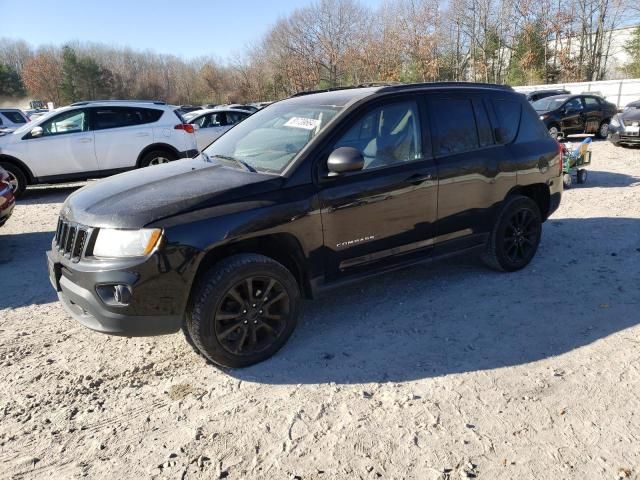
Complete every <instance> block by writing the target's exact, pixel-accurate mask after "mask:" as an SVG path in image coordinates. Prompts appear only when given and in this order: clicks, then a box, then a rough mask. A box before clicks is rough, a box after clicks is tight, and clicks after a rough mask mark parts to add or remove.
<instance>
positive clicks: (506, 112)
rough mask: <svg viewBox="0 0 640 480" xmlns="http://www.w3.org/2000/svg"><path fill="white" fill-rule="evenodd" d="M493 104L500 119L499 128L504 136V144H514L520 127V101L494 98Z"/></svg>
mask: <svg viewBox="0 0 640 480" xmlns="http://www.w3.org/2000/svg"><path fill="white" fill-rule="evenodd" d="M491 103H492V104H493V110H494V112H495V114H496V118H497V119H498V127H500V128H501V129H502V133H503V135H504V139H503V142H502V143H511V142H513V140H514V139H515V138H516V135H517V133H518V128H519V127H520V111H521V109H522V105H521V104H520V102H518V101H515V100H508V99H502V98H493V99H492V100H491Z"/></svg>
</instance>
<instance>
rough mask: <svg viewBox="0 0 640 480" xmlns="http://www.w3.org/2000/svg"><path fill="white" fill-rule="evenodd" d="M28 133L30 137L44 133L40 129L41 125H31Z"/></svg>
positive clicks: (36, 136)
mask: <svg viewBox="0 0 640 480" xmlns="http://www.w3.org/2000/svg"><path fill="white" fill-rule="evenodd" d="M30 133H31V138H38V137H41V136H42V134H43V133H44V130H42V127H33V128H32V129H31V132H30Z"/></svg>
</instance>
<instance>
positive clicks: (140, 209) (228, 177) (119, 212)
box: [62, 158, 283, 228]
mask: <svg viewBox="0 0 640 480" xmlns="http://www.w3.org/2000/svg"><path fill="white" fill-rule="evenodd" d="M282 182H283V179H282V177H279V176H273V175H266V174H262V173H252V172H248V171H244V170H240V169H236V168H233V167H229V166H226V165H222V164H218V163H208V162H205V161H203V160H202V159H201V158H195V159H189V160H178V161H175V162H171V163H168V164H165V165H157V166H153V167H147V168H143V169H140V170H135V171H132V172H127V173H123V174H120V175H115V176H113V177H109V178H107V179H104V180H100V181H98V182H96V183H93V184H91V185H88V186H86V187H84V188H82V189H80V190H78V191H77V192H75V193H73V194H72V195H71V196H69V198H68V199H67V201H66V202H65V203H64V205H63V206H62V215H63V216H64V217H65V218H66V219H67V220H69V221H72V222H77V223H80V224H82V225H88V226H91V227H115V228H141V227H143V226H145V225H147V224H149V223H151V222H154V221H156V220H160V219H162V218H167V217H171V216H173V215H176V214H179V213H184V212H189V211H193V210H197V209H200V208H206V207H211V206H214V205H218V204H220V203H223V202H229V201H232V200H236V199H239V198H242V197H244V196H247V195H255V194H256V193H262V192H266V191H271V190H275V189H277V188H279V187H280V186H281V185H282Z"/></svg>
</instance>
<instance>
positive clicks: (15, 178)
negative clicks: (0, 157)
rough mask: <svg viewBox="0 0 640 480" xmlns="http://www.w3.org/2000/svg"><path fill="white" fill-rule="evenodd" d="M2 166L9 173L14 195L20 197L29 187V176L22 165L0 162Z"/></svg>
mask: <svg viewBox="0 0 640 480" xmlns="http://www.w3.org/2000/svg"><path fill="white" fill-rule="evenodd" d="M0 166H1V167H2V168H4V169H5V170H6V171H7V172H8V173H9V183H10V184H11V186H12V188H13V195H14V196H15V197H16V198H18V197H20V196H21V195H22V194H23V193H24V191H25V190H26V189H27V184H28V181H27V176H26V175H25V173H24V172H23V171H22V169H21V168H20V167H17V166H15V165H14V164H13V163H5V162H0Z"/></svg>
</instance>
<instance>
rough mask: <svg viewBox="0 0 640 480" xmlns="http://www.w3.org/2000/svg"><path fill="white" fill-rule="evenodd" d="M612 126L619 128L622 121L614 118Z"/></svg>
mask: <svg viewBox="0 0 640 480" xmlns="http://www.w3.org/2000/svg"><path fill="white" fill-rule="evenodd" d="M611 126H612V127H619V126H620V120H619V119H618V117H613V118H612V119H611Z"/></svg>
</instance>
